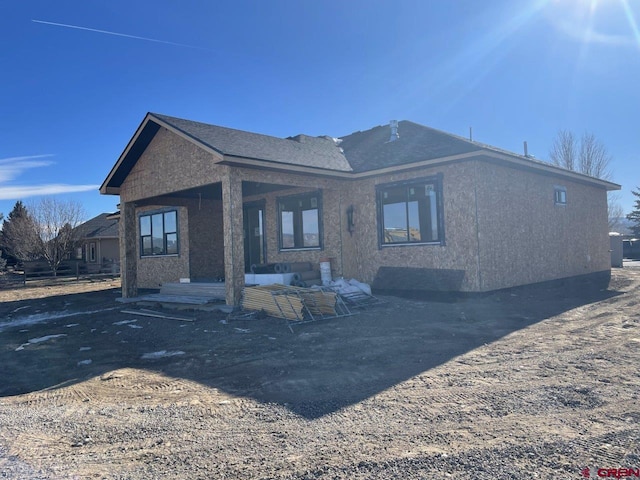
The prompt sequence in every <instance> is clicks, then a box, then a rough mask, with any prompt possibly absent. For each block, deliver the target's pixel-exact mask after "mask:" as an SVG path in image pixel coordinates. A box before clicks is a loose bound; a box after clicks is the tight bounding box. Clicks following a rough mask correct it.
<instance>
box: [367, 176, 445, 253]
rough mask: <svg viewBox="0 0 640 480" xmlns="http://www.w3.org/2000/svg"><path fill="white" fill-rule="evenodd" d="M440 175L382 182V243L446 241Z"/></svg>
mask: <svg viewBox="0 0 640 480" xmlns="http://www.w3.org/2000/svg"><path fill="white" fill-rule="evenodd" d="M441 186H442V182H441V179H440V177H432V178H429V179H422V180H416V181H411V182H402V183H397V184H387V185H379V186H378V187H377V198H378V225H379V234H380V244H381V245H402V244H425V243H439V244H444V226H443V224H442V218H443V217H442V199H441V198H442V188H441Z"/></svg>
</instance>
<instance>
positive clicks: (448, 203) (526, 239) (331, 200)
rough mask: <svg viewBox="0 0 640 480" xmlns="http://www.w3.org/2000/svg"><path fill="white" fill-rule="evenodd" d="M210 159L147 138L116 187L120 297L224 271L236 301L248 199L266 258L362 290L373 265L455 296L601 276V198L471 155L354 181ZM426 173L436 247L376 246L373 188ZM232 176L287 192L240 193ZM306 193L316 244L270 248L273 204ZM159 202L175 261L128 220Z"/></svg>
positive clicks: (181, 143) (376, 271) (230, 298)
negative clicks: (557, 196) (171, 211)
mask: <svg viewBox="0 0 640 480" xmlns="http://www.w3.org/2000/svg"><path fill="white" fill-rule="evenodd" d="M218 160H219V159H218V158H217V157H216V156H215V155H214V154H211V153H208V152H206V151H204V150H202V149H200V148H198V147H196V146H195V145H193V144H191V143H190V142H188V141H186V140H184V139H182V138H180V137H179V136H177V135H175V134H173V133H171V132H169V131H167V130H165V129H160V130H159V132H158V134H157V135H156V136H155V138H154V139H153V140H152V141H151V143H150V144H149V146H148V147H147V149H146V151H145V152H144V153H143V155H142V156H141V158H140V159H139V161H138V162H137V163H136V165H135V166H134V168H133V169H132V171H131V173H130V174H129V175H128V177H127V178H126V180H125V181H124V182H123V184H122V188H121V202H122V204H123V206H125V208H124V210H123V219H124V220H123V221H122V222H121V226H122V227H123V228H122V229H121V230H122V231H121V236H122V242H126V243H121V254H123V253H125V252H126V253H127V254H128V257H127V258H126V259H125V258H124V256H123V255H121V259H122V262H123V275H126V276H127V278H128V279H127V280H124V279H123V295H124V296H134V295H135V293H134V292H135V289H136V288H137V287H141V288H158V287H159V286H160V285H161V284H162V283H163V282H167V281H177V280H178V279H179V278H181V277H189V278H195V279H197V278H209V279H210V278H215V277H219V276H222V275H224V276H225V278H226V280H227V302H228V303H237V302H238V300H239V298H240V292H241V290H242V286H243V281H244V255H243V250H244V245H243V231H242V230H243V227H242V225H243V218H242V217H243V213H242V203H244V202H249V201H256V200H265V229H266V237H265V241H266V261H267V262H269V263H273V262H295V261H309V262H312V263H313V264H314V265H315V268H318V264H319V261H320V259H321V258H323V257H329V258H331V259H332V273H333V275H334V276H344V277H347V278H351V277H354V278H357V279H358V280H361V281H365V282H368V283H374V281H375V280H376V279H379V278H380V277H381V272H382V271H383V270H384V269H398V270H399V271H401V272H402V271H404V272H407V275H405V276H404V277H403V279H404V280H405V284H398V285H394V287H395V288H415V289H420V288H421V286H422V285H421V284H420V282H414V281H413V278H412V277H411V276H410V275H409V274H410V273H411V274H413V273H415V274H416V275H418V276H420V275H423V276H424V275H426V276H429V275H431V279H432V280H433V281H435V282H436V284H437V282H438V281H439V279H441V278H444V277H443V276H442V275H445V276H446V274H447V272H448V273H452V274H454V275H455V276H457V278H459V283H458V285H457V287H456V288H455V289H457V290H461V291H488V290H493V289H498V288H505V287H510V286H516V285H522V284H527V283H535V282H540V281H545V280H552V279H557V278H564V277H570V276H576V275H581V274H586V273H593V272H599V271H604V270H608V269H609V265H610V258H609V251H608V250H609V246H608V237H607V227H606V224H607V221H606V219H607V212H606V208H607V207H606V192H605V191H604V190H603V189H599V188H596V187H591V186H587V185H583V184H580V183H576V182H569V181H567V180H559V179H558V178H556V177H553V176H546V175H542V174H539V173H533V172H529V171H526V170H523V169H515V168H509V167H504V166H500V165H497V164H495V163H490V162H485V161H481V160H473V161H464V162H458V163H449V164H445V165H440V166H438V167H432V168H420V169H415V170H412V171H404V172H401V173H393V174H386V175H383V176H379V177H370V178H364V179H358V180H338V179H331V178H326V177H318V176H310V175H303V174H293V173H282V172H273V171H269V170H258V169H248V168H244V167H235V166H228V165H220V164H216V163H215V162H216V161H218ZM438 174H440V175H442V190H443V191H442V202H443V216H444V228H445V233H444V240H445V243H444V245H439V244H438V245H402V246H400V245H394V246H391V245H388V246H380V245H379V239H378V238H379V237H378V216H377V205H376V200H377V199H376V185H380V184H386V183H392V182H398V181H404V180H412V179H416V178H421V177H432V176H435V175H438ZM243 181H250V182H259V183H263V184H275V185H282V186H283V187H289V188H287V189H286V190H280V191H277V192H270V193H267V194H264V195H256V196H250V197H248V196H247V197H243V196H242V188H241V187H242V182H243ZM214 183H220V184H221V186H222V201H220V200H210V199H209V200H202V201H199V200H194V199H187V198H177V197H173V196H172V197H167V196H166V195H168V194H172V193H175V192H180V191H182V190H186V189H190V188H194V187H198V186H204V185H211V184H214ZM554 185H562V186H564V187H566V191H567V197H568V202H567V205H566V206H558V205H554V196H553V193H554ZM291 187H293V188H291ZM315 190H321V191H322V225H323V248H322V249H321V250H320V249H317V250H316V249H304V250H297V251H292V250H291V251H280V249H279V240H278V231H279V219H278V212H277V198H278V197H280V196H288V195H294V194H297V193H302V192H308V191H315ZM134 203H138V206H134ZM149 203H152V204H153V205H149ZM169 205H175V206H176V207H177V210H178V224H179V238H180V240H179V241H180V247H179V248H180V250H179V254H178V255H175V256H159V257H144V258H142V257H140V251H139V250H140V245H139V237H140V233H139V222H138V220H137V219H138V216H139V215H140V213H142V212H148V211H152V210H158V209H161V208H163V207H166V206H169ZM349 206H353V207H354V223H355V229H354V232H353V233H352V234H350V233H349V232H348V231H347V219H346V210H347V208H348V207H349ZM127 212H128V213H127ZM132 213H134V215H133V216H132ZM125 231H126V233H123V232H125ZM133 232H135V235H132V233H133ZM403 269H404V270H403ZM412 272H413V273H412ZM443 289H445V290H447V289H450V288H443Z"/></svg>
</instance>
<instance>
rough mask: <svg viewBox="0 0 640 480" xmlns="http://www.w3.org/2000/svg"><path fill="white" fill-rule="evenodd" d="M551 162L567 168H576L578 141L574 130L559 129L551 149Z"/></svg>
mask: <svg viewBox="0 0 640 480" xmlns="http://www.w3.org/2000/svg"><path fill="white" fill-rule="evenodd" d="M549 158H550V159H551V163H553V164H554V165H557V166H559V167H563V168H566V169H567V170H576V167H577V165H578V161H577V158H578V142H577V141H576V139H575V137H574V135H573V132H570V131H569V130H559V131H558V133H557V134H556V138H555V139H554V140H553V145H551V150H550V151H549Z"/></svg>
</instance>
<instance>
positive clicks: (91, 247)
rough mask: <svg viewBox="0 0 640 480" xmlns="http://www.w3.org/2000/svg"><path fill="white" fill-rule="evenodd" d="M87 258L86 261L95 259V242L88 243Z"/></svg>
mask: <svg viewBox="0 0 640 480" xmlns="http://www.w3.org/2000/svg"><path fill="white" fill-rule="evenodd" d="M88 257H89V258H88V259H87V261H89V262H95V261H96V244H95V243H93V242H92V243H90V244H89V255H88Z"/></svg>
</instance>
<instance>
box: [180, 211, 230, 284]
mask: <svg viewBox="0 0 640 480" xmlns="http://www.w3.org/2000/svg"><path fill="white" fill-rule="evenodd" d="M187 205H188V215H189V237H188V239H185V241H188V242H189V252H190V258H189V265H190V268H189V270H190V274H191V279H192V280H213V279H216V278H219V277H224V229H223V220H222V202H221V201H220V200H202V201H190V202H188V203H187Z"/></svg>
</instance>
